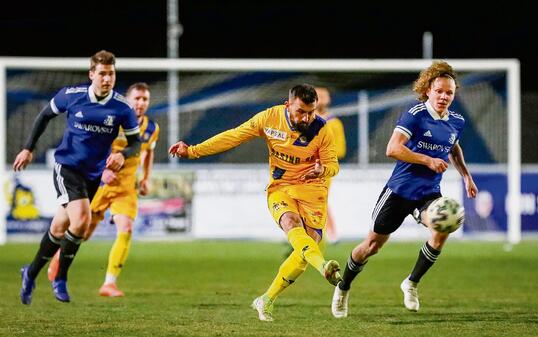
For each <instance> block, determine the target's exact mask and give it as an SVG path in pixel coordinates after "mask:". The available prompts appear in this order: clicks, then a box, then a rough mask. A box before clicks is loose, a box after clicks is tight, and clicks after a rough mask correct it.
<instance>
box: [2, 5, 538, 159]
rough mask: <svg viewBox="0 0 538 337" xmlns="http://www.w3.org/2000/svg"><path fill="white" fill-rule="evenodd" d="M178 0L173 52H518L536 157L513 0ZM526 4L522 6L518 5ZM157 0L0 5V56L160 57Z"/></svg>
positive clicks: (532, 34) (537, 67) (528, 65)
mask: <svg viewBox="0 0 538 337" xmlns="http://www.w3.org/2000/svg"><path fill="white" fill-rule="evenodd" d="M425 4H426V5H423V6H419V5H417V4H412V3H405V4H404V3H401V4H399V5H395V4H393V3H389V2H383V1H378V2H376V4H371V3H365V2H362V1H361V2H353V3H351V2H350V3H347V2H344V1H330V2H324V3H315V2H312V1H294V2H292V1H287V2H284V1H270V2H269V1H249V2H247V1H179V20H180V23H181V24H182V26H183V35H182V36H181V37H180V39H179V53H180V57H194V58H196V57H199V58H421V57H422V34H423V32H424V31H431V32H432V33H433V57H434V58H443V59H452V58H517V59H519V60H520V61H521V75H522V120H523V123H522V124H523V125H524V127H523V133H522V137H523V139H522V142H523V149H522V155H523V162H526V163H538V151H535V149H534V144H535V141H534V138H535V134H536V133H537V132H536V131H535V130H536V129H538V114H537V113H536V112H535V107H536V106H537V105H538V81H537V80H536V78H537V76H538V51H537V48H536V43H537V41H538V39H537V37H538V34H537V32H538V29H537V28H538V24H537V22H536V21H537V20H538V19H537V18H536V17H535V16H534V15H533V13H534V11H533V10H531V8H529V7H524V6H520V5H518V4H517V3H515V2H514V3H510V4H508V3H506V2H500V3H498V4H494V3H491V2H490V3H489V4H488V5H487V6H484V5H482V7H479V6H478V5H474V6H477V7H476V8H468V7H466V6H463V5H457V4H455V3H450V2H444V3H443V2H428V3H425ZM528 6H530V5H528ZM166 18H167V13H166V1H163V0H160V1H129V2H127V1H111V2H107V3H105V2H103V3H97V2H92V1H70V2H66V1H55V2H49V1H42V2H24V1H19V2H17V3H10V4H9V6H5V5H3V8H2V10H1V11H0V42H1V43H0V56H61V57H89V56H90V55H92V54H93V53H95V52H96V51H98V50H100V49H107V50H110V51H112V52H114V53H115V54H116V56H118V57H166V52H167V47H166V43H167V36H166V31H167V25H166Z"/></svg>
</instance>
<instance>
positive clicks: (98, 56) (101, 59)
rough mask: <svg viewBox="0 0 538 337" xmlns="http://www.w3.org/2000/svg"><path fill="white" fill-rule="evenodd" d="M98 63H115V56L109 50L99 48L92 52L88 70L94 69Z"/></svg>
mask: <svg viewBox="0 0 538 337" xmlns="http://www.w3.org/2000/svg"><path fill="white" fill-rule="evenodd" d="M98 64H106V65H110V64H111V65H115V64H116V56H114V54H112V53H111V52H109V51H106V50H101V51H98V52H97V53H95V54H93V55H92V57H91V58H90V70H95V67H96V66H97V65H98Z"/></svg>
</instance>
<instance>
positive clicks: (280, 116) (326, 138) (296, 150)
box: [188, 105, 339, 187]
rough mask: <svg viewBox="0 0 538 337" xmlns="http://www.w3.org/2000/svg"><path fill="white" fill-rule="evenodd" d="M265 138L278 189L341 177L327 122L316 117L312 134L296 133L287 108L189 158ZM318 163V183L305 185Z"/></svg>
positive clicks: (193, 150) (201, 148) (254, 121)
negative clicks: (302, 178)
mask: <svg viewBox="0 0 538 337" xmlns="http://www.w3.org/2000/svg"><path fill="white" fill-rule="evenodd" d="M254 137H262V138H264V139H265V142H266V143H267V148H268V150H269V168H270V174H271V179H270V184H269V187H272V186H277V185H294V184H304V183H308V184H317V185H324V186H326V185H327V179H326V178H330V177H333V176H334V175H336V174H337V173H338V169H339V166H338V159H337V156H336V149H335V144H334V139H333V137H332V136H331V133H330V131H328V129H327V127H326V123H325V120H324V119H322V118H321V117H319V116H316V117H315V119H314V120H313V121H312V123H311V124H310V126H309V127H308V131H307V132H305V133H300V132H299V131H296V130H295V129H294V128H293V127H292V125H291V123H290V118H289V113H288V110H287V109H286V106H285V105H277V106H274V107H271V108H269V109H266V110H264V111H262V112H259V113H258V114H256V115H255V116H254V117H252V118H251V119H249V120H248V121H246V122H245V123H243V124H241V125H240V126H238V127H236V128H235V129H230V130H227V131H224V132H222V133H220V134H218V135H216V136H213V137H211V138H209V139H208V140H206V141H204V142H202V143H200V144H198V145H192V146H189V148H188V157H189V158H191V159H193V158H199V157H204V156H209V155H213V154H217V153H220V152H224V151H227V150H229V149H232V148H234V147H236V146H238V145H239V144H241V143H244V142H246V141H248V140H251V139H252V138H254ZM316 159H319V160H320V161H321V164H322V165H323V167H324V171H323V173H322V175H321V176H320V177H319V178H317V179H312V180H308V181H302V180H301V177H302V176H303V175H305V174H306V173H307V172H308V171H310V170H311V169H313V168H314V165H315V162H316Z"/></svg>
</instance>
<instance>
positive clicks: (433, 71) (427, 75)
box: [413, 61, 460, 102]
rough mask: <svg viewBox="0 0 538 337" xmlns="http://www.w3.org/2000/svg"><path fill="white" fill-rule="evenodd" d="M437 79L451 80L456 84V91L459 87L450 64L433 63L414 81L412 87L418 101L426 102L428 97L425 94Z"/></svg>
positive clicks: (442, 62)
mask: <svg viewBox="0 0 538 337" xmlns="http://www.w3.org/2000/svg"><path fill="white" fill-rule="evenodd" d="M438 77H446V78H451V79H453V80H454V82H455V83H456V89H458V88H459V87H460V85H459V83H458V78H457V75H456V72H455V71H454V69H452V67H451V66H450V64H448V63H446V62H445V61H433V63H432V65H431V66H429V67H428V68H426V69H424V70H422V71H421V72H420V75H419V77H418V78H417V79H416V81H415V83H414V85H413V91H414V92H416V93H417V94H418V100H419V101H421V102H426V101H427V100H428V96H427V95H426V92H427V91H428V89H429V88H430V86H431V85H432V82H433V81H435V79H436V78H438Z"/></svg>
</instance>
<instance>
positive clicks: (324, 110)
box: [316, 87, 346, 242]
mask: <svg viewBox="0 0 538 337" xmlns="http://www.w3.org/2000/svg"><path fill="white" fill-rule="evenodd" d="M316 93H317V94H318V106H317V110H316V113H317V114H318V115H319V116H320V117H321V118H323V119H325V120H326V121H327V124H326V127H327V128H328V129H329V130H330V131H331V132H332V134H333V138H334V143H335V145H336V156H337V157H338V160H341V159H344V157H345V156H346V134H345V132H344V124H342V121H341V120H340V119H338V118H337V117H336V116H333V115H331V113H330V112H329V106H330V105H331V94H330V93H329V90H328V89H327V88H324V87H316ZM328 188H329V189H330V182H329V185H328ZM326 233H327V239H328V240H329V241H332V242H334V241H338V233H337V231H336V224H335V223H334V218H333V216H332V214H331V209H330V208H329V207H328V208H327V225H326Z"/></svg>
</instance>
